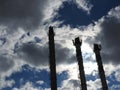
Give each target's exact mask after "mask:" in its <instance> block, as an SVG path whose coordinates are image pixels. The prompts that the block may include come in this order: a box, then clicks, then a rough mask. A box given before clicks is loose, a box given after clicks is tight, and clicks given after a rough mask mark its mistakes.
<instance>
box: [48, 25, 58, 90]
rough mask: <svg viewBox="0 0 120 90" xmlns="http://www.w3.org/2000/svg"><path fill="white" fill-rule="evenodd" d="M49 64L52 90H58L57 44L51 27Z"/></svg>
mask: <svg viewBox="0 0 120 90" xmlns="http://www.w3.org/2000/svg"><path fill="white" fill-rule="evenodd" d="M48 35H49V64H50V79H51V90H57V82H56V80H57V78H56V62H55V44H54V35H55V34H54V31H53V27H51V26H50V27H49V33H48Z"/></svg>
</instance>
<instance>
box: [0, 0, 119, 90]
mask: <svg viewBox="0 0 120 90" xmlns="http://www.w3.org/2000/svg"><path fill="white" fill-rule="evenodd" d="M49 26H53V28H54V32H55V37H54V38H55V52H56V70H57V73H56V75H57V88H58V90H80V88H81V86H80V78H79V71H78V64H77V60H76V51H75V47H74V45H73V43H72V40H74V39H75V38H76V37H79V38H80V39H82V46H81V50H82V56H83V62H84V70H85V76H86V80H87V88H88V90H102V86H101V81H100V78H99V73H98V69H97V67H98V66H97V63H96V58H95V54H94V52H93V45H94V43H98V44H101V46H102V50H101V57H102V61H103V66H104V71H105V75H106V80H107V84H108V88H109V90H119V89H120V55H119V53H120V48H119V46H120V41H119V38H120V0H0V90H50V73H49V72H50V70H49V58H48V56H49V53H48V52H49V50H48V30H49Z"/></svg>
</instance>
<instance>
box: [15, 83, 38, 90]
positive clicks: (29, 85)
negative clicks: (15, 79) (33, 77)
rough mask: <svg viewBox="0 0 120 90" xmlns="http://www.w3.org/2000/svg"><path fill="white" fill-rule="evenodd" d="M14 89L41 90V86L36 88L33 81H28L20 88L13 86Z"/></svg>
mask: <svg viewBox="0 0 120 90" xmlns="http://www.w3.org/2000/svg"><path fill="white" fill-rule="evenodd" d="M13 90H40V88H36V87H34V86H33V84H32V83H31V82H27V83H26V84H25V85H23V86H21V87H20V88H13Z"/></svg>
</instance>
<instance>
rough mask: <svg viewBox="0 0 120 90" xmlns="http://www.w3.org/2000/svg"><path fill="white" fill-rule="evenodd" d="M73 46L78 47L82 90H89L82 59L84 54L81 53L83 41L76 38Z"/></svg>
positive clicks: (77, 53)
mask: <svg viewBox="0 0 120 90" xmlns="http://www.w3.org/2000/svg"><path fill="white" fill-rule="evenodd" d="M73 44H74V46H75V47H76V57H77V61H78V66H79V73H80V79H81V88H82V90H87V85H86V78H85V72H84V66H83V59H82V52H81V44H82V40H79V37H77V38H75V40H73Z"/></svg>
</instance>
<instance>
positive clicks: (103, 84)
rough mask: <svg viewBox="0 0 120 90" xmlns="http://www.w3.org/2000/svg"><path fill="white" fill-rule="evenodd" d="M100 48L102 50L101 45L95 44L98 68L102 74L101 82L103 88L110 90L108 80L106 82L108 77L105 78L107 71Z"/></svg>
mask: <svg viewBox="0 0 120 90" xmlns="http://www.w3.org/2000/svg"><path fill="white" fill-rule="evenodd" d="M100 50H101V45H98V44H94V52H95V56H96V61H97V64H98V70H99V76H100V79H101V83H102V89H103V90H108V86H107V82H106V78H105V72H104V69H103V65H102V60H101V56H100Z"/></svg>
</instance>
